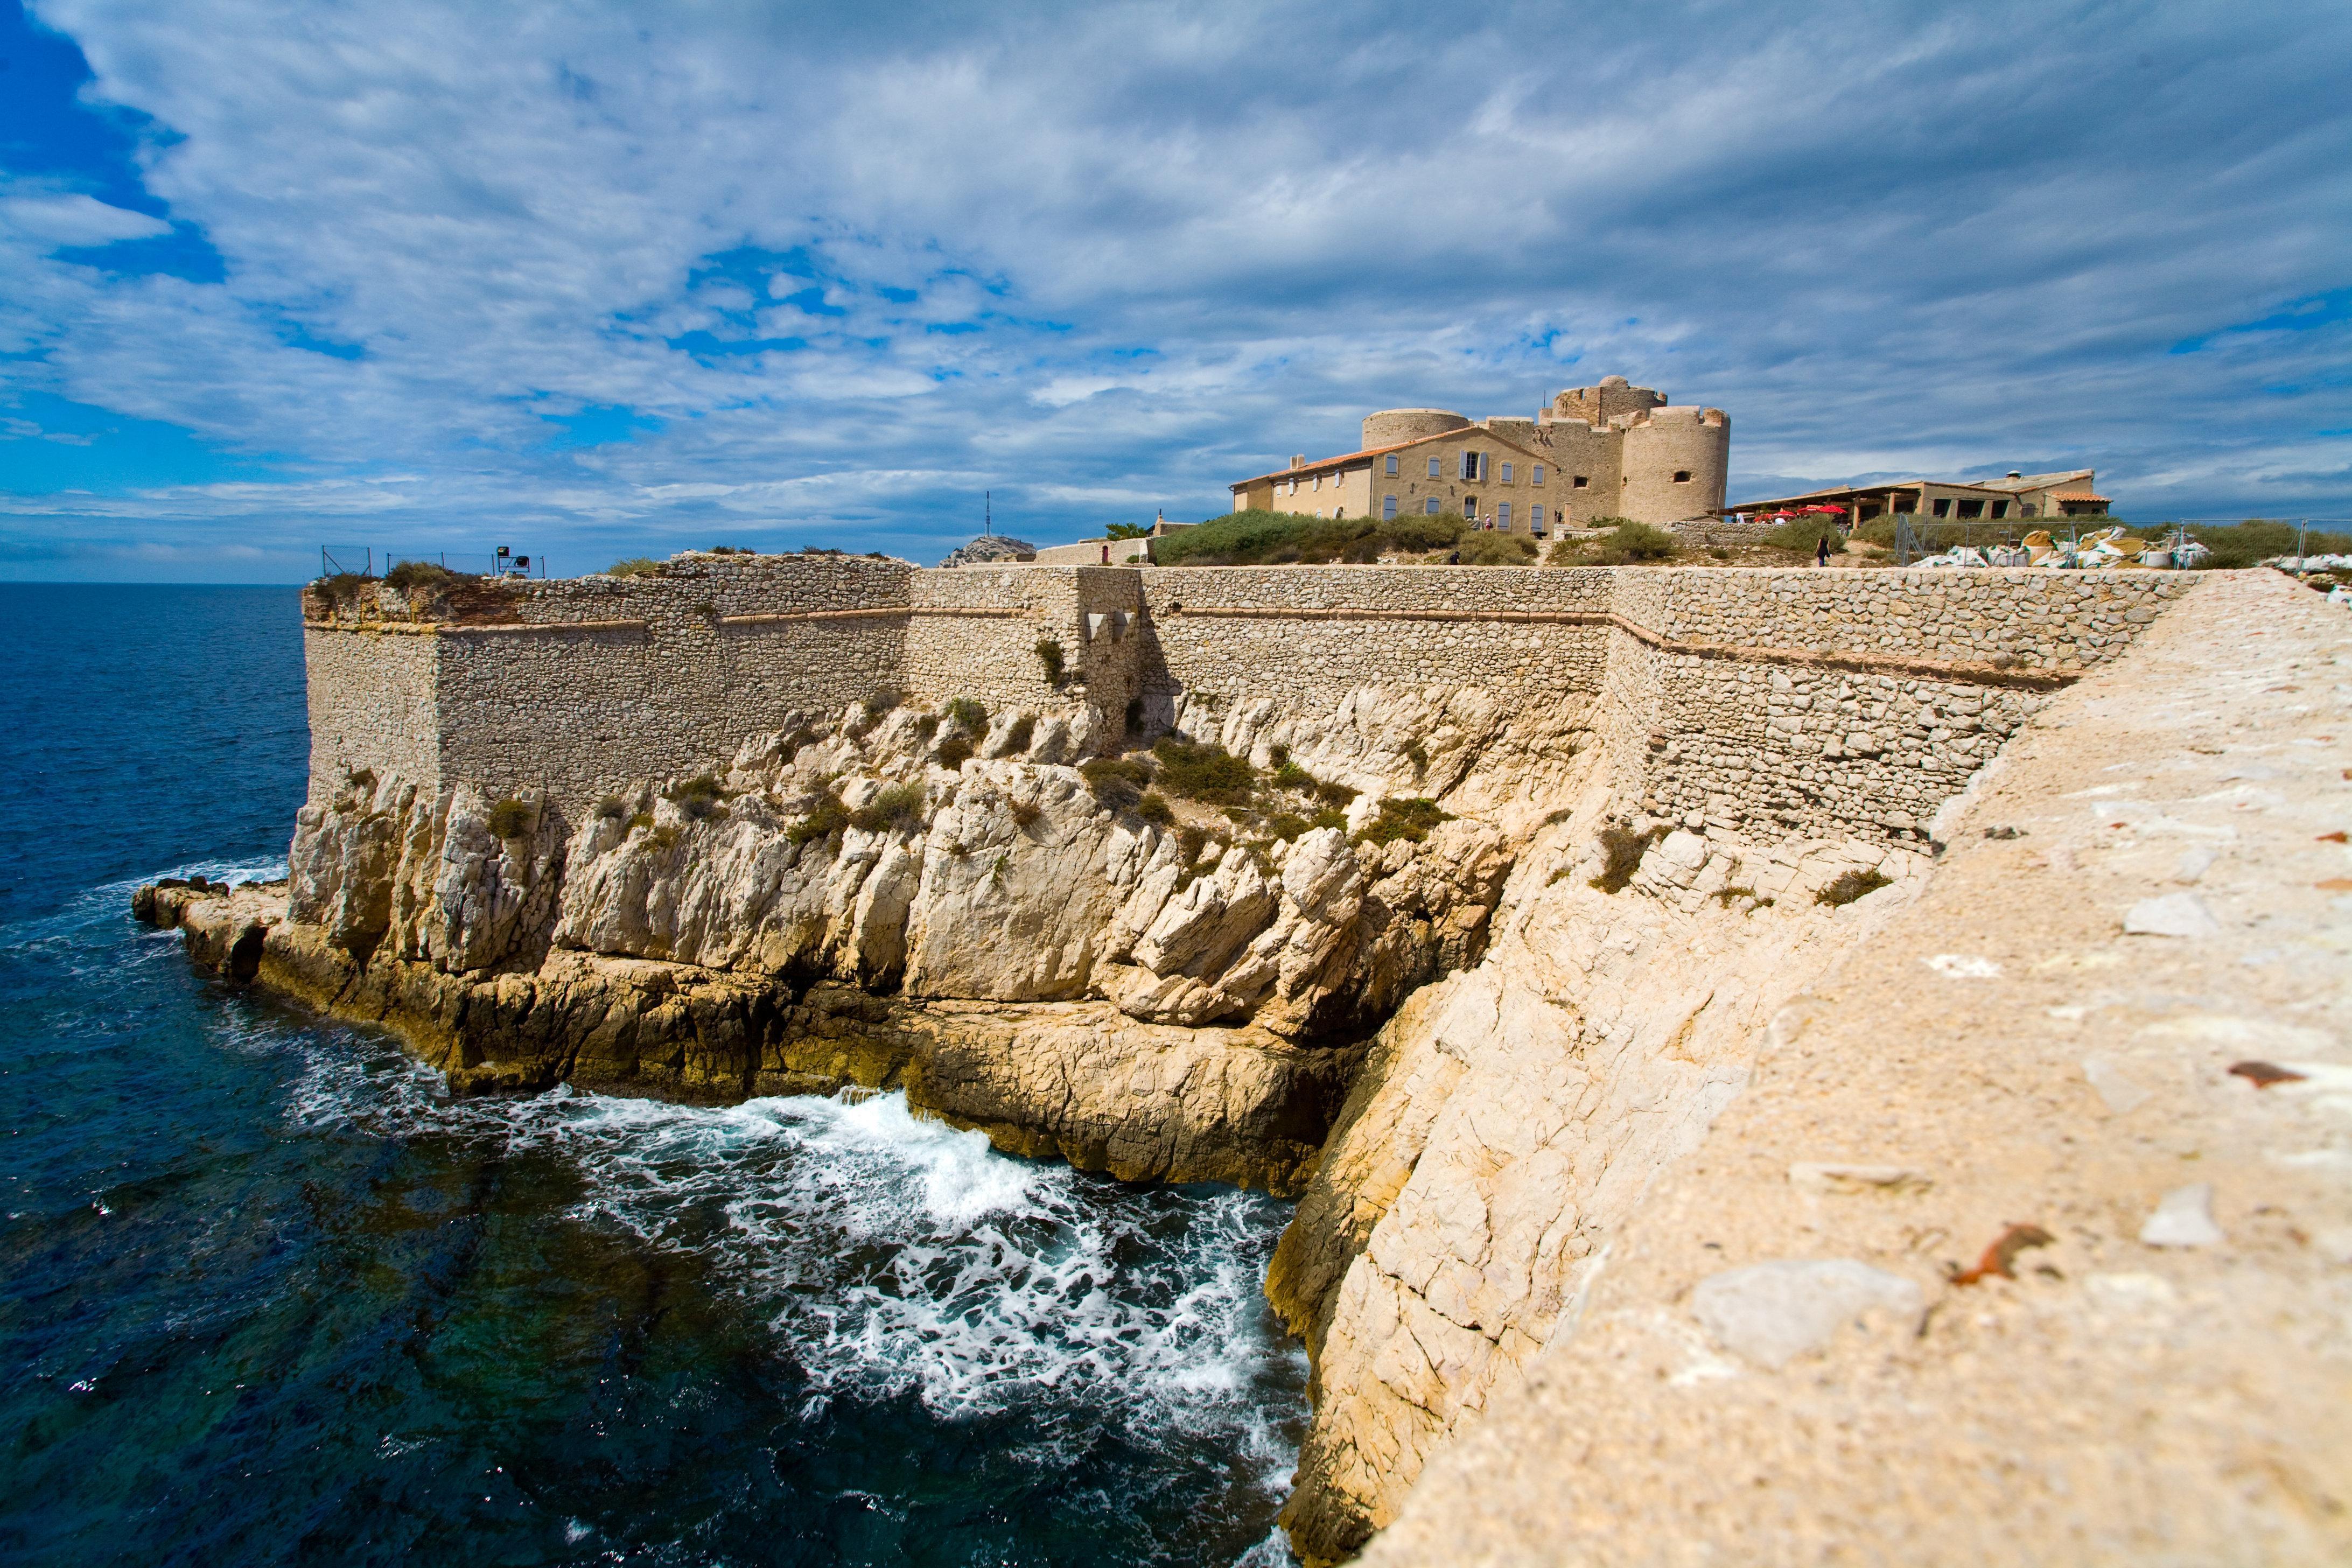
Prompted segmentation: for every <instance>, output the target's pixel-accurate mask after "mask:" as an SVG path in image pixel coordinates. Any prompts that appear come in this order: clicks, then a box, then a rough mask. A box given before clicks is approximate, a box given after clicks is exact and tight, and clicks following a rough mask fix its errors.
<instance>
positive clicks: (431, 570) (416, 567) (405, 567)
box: [383, 561, 457, 594]
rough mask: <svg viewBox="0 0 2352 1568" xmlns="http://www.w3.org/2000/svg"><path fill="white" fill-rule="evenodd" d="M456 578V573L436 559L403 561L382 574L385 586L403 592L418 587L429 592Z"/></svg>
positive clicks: (411, 590)
mask: <svg viewBox="0 0 2352 1568" xmlns="http://www.w3.org/2000/svg"><path fill="white" fill-rule="evenodd" d="M456 581H457V574H456V573H455V572H452V571H450V570H449V568H447V567H446V566H444V565H442V564H441V563H439V562H437V561H404V562H402V563H400V564H399V565H397V566H395V567H394V568H393V569H392V570H391V571H389V572H387V573H385V574H383V585H384V586H385V587H387V588H397V589H399V590H400V591H401V592H402V593H404V594H413V593H415V592H416V591H418V590H419V589H423V590H424V591H425V592H427V593H430V592H432V591H433V590H435V589H437V588H446V587H447V586H448V585H449V584H452V583H454V582H456Z"/></svg>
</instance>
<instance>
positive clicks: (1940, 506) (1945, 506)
mask: <svg viewBox="0 0 2352 1568" xmlns="http://www.w3.org/2000/svg"><path fill="white" fill-rule="evenodd" d="M1934 510H1935V513H1936V515H1937V517H1949V516H1951V515H1952V498H1951V497H1949V496H1946V497H1945V498H1943V499H1942V500H1939V501H1937V503H1936V505H1935V508H1934Z"/></svg>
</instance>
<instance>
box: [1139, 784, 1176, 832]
mask: <svg viewBox="0 0 2352 1568" xmlns="http://www.w3.org/2000/svg"><path fill="white" fill-rule="evenodd" d="M1135 815H1136V816H1139V817H1141V818H1143V820H1144V821H1146V822H1150V823H1155V824H1157V825H1158V826H1161V827H1165V826H1168V825H1169V824H1170V823H1171V822H1173V821H1175V820H1176V808H1175V807H1174V806H1172V805H1169V804H1168V797H1167V796H1166V795H1161V794H1160V792H1159V791H1158V790H1156V789H1151V790H1146V791H1144V792H1143V798H1142V799H1141V800H1139V801H1137V802H1136V803H1135Z"/></svg>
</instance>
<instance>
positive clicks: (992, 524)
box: [980, 490, 996, 539]
mask: <svg viewBox="0 0 2352 1568" xmlns="http://www.w3.org/2000/svg"><path fill="white" fill-rule="evenodd" d="M980 498H981V499H980V506H981V512H980V534H981V537H982V538H983V539H985V538H987V537H988V536H989V535H990V534H992V533H994V532H995V531H996V492H995V491H994V490H982V491H981V492H980Z"/></svg>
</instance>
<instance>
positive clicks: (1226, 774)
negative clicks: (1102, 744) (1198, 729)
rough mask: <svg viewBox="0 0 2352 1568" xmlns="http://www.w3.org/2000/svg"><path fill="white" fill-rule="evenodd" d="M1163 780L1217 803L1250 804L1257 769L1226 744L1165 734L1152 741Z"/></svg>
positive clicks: (1179, 790)
mask: <svg viewBox="0 0 2352 1568" xmlns="http://www.w3.org/2000/svg"><path fill="white" fill-rule="evenodd" d="M1151 754H1152V756H1153V757H1154V758H1155V759H1156V760H1157V761H1158V762H1159V763H1160V782H1161V783H1162V784H1166V785H1167V786H1168V787H1169V788H1170V789H1171V790H1174V791H1175V792H1176V793H1177V794H1178V795H1189V796H1190V797H1192V799H1194V800H1204V801H1207V802H1209V803H1210V804H1211V805H1248V804H1249V798H1250V793H1251V791H1252V790H1254V789H1255V787H1256V785H1257V770H1256V769H1255V768H1253V767H1251V766H1250V765H1249V762H1248V760H1247V759H1246V758H1243V757H1237V756H1234V754H1233V753H1232V752H1228V751H1226V750H1225V749H1224V748H1223V746H1219V745H1213V744H1209V743H1205V742H1193V741H1180V740H1178V739H1177V738H1176V737H1175V736H1173V735H1162V736H1160V739H1159V740H1157V741H1155V742H1152V746H1151Z"/></svg>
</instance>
